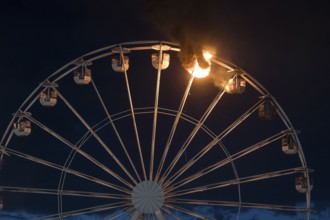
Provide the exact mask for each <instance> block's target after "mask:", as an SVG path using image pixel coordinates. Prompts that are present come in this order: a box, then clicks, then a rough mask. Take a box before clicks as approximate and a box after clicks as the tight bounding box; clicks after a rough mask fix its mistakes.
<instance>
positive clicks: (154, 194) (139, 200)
mask: <svg viewBox="0 0 330 220" xmlns="http://www.w3.org/2000/svg"><path fill="white" fill-rule="evenodd" d="M164 195H165V193H164V190H163V188H162V187H161V186H160V185H159V184H158V183H156V182H154V181H143V182H141V183H139V184H138V185H136V186H135V187H134V189H133V191H132V203H133V205H134V207H135V208H136V209H137V210H138V211H140V212H141V213H143V214H151V213H155V212H156V211H158V210H159V209H160V208H161V207H162V206H163V204H164V198H165V197H164Z"/></svg>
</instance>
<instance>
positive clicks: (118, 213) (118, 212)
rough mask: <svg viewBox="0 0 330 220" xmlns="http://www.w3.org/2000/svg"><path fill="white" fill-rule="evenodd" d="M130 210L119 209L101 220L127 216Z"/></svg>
mask: <svg viewBox="0 0 330 220" xmlns="http://www.w3.org/2000/svg"><path fill="white" fill-rule="evenodd" d="M132 210H133V209H132V208H129V207H127V208H123V209H120V210H119V211H117V212H115V213H113V214H112V215H110V216H106V217H105V218H103V220H115V219H117V218H119V217H120V216H123V215H128V214H129V213H130V212H131V211H132Z"/></svg>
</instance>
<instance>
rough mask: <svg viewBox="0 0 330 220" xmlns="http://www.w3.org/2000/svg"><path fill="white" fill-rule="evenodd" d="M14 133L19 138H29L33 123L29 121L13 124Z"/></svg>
mask: <svg viewBox="0 0 330 220" xmlns="http://www.w3.org/2000/svg"><path fill="white" fill-rule="evenodd" d="M13 131H14V133H15V134H16V135H17V136H28V135H30V134H31V122H30V121H29V120H21V121H19V122H15V123H14V124H13Z"/></svg>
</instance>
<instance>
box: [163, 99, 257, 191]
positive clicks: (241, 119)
mask: <svg viewBox="0 0 330 220" xmlns="http://www.w3.org/2000/svg"><path fill="white" fill-rule="evenodd" d="M262 102H263V99H260V100H259V101H258V102H257V103H256V104H255V105H253V106H252V107H251V108H250V109H248V110H247V111H246V112H245V113H244V114H243V115H241V116H240V117H239V118H238V119H237V120H236V121H234V122H233V123H232V124H231V125H229V126H228V127H227V128H226V129H224V130H223V131H222V132H221V133H220V134H219V135H218V136H216V137H215V138H214V139H213V140H212V141H211V142H210V143H209V144H207V145H206V146H205V147H204V148H203V149H202V150H201V151H199V152H198V153H197V154H196V155H195V156H194V157H192V159H191V160H189V161H188V162H186V163H185V164H184V165H183V166H182V167H181V168H180V169H179V170H178V171H177V172H175V173H174V174H173V175H172V176H171V177H169V179H168V181H166V182H165V183H164V186H168V185H170V184H171V183H173V182H174V181H175V180H176V179H177V178H179V177H180V176H181V175H182V174H183V173H184V172H186V171H187V170H188V169H189V168H190V167H191V166H192V165H194V164H195V163H196V162H197V161H198V160H200V159H201V158H202V157H203V156H204V155H205V154H206V153H207V152H209V151H210V150H211V149H212V148H213V147H214V146H216V144H217V143H219V142H220V141H221V140H222V139H223V138H225V137H226V136H227V135H228V134H229V133H230V132H231V131H232V130H234V129H235V128H236V127H237V126H239V125H240V124H241V123H242V122H244V121H245V120H246V119H247V118H248V117H250V116H251V114H253V113H254V112H255V111H256V110H257V109H258V107H259V106H260V104H261V103H262Z"/></svg>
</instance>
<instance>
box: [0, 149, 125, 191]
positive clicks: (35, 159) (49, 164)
mask: <svg viewBox="0 0 330 220" xmlns="http://www.w3.org/2000/svg"><path fill="white" fill-rule="evenodd" d="M3 148H4V147H2V146H0V149H3ZM6 152H7V153H8V154H9V155H12V156H17V157H20V158H23V159H26V160H29V161H32V162H35V163H38V164H41V165H44V166H47V167H50V168H53V169H55V170H59V171H64V172H66V173H70V174H72V175H74V176H77V177H80V178H83V179H86V180H89V181H91V182H94V183H97V184H100V185H103V186H106V187H109V188H112V189H115V190H117V191H120V192H123V193H126V194H130V193H131V192H130V190H128V189H126V188H123V187H120V186H117V185H115V184H112V183H109V182H106V181H104V180H101V179H98V178H95V177H93V176H90V175H87V174H84V173H81V172H79V171H76V170H72V169H69V168H67V167H63V166H61V165H58V164H55V163H52V162H49V161H46V160H43V159H40V158H38V157H34V156H31V155H29V154H25V153H22V152H19V151H15V150H13V149H9V148H7V149H6Z"/></svg>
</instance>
